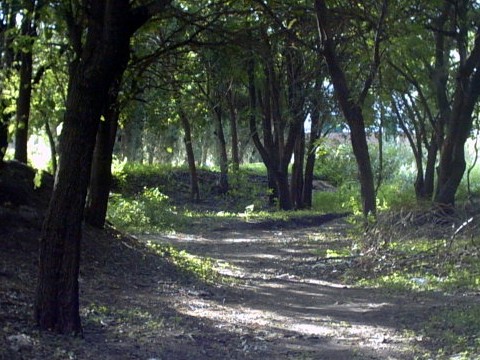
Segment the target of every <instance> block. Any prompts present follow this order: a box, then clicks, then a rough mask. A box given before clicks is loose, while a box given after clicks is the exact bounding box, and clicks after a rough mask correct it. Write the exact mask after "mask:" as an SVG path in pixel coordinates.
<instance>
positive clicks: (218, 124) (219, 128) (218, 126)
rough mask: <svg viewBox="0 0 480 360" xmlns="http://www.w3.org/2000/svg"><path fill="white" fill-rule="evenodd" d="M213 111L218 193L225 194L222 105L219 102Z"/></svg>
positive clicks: (225, 161) (225, 177) (226, 189)
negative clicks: (217, 163) (217, 164)
mask: <svg viewBox="0 0 480 360" xmlns="http://www.w3.org/2000/svg"><path fill="white" fill-rule="evenodd" d="M216 100H217V101H220V97H219V96H217V97H216ZM213 111H214V113H215V135H216V137H217V146H218V161H219V165H220V179H219V183H218V185H219V192H220V194H226V193H227V192H228V156H227V143H226V141H225V134H224V132H223V121H222V117H223V113H222V107H221V105H220V104H219V103H217V104H215V106H214V107H213Z"/></svg>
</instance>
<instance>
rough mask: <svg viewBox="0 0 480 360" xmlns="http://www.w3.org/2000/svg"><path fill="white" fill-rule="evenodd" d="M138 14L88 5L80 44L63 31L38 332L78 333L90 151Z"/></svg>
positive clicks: (121, 1) (75, 33)
mask: <svg viewBox="0 0 480 360" xmlns="http://www.w3.org/2000/svg"><path fill="white" fill-rule="evenodd" d="M156 5H159V4H156ZM138 10H140V9H138ZM141 10H144V11H140V12H134V11H132V10H131V9H130V5H129V1H128V0H115V1H110V2H106V3H104V2H91V3H90V7H89V12H88V13H87V16H88V19H87V20H88V21H87V27H88V32H87V34H86V36H85V37H84V44H82V33H81V29H79V28H78V27H76V26H75V25H73V27H72V28H70V29H69V33H70V40H71V42H72V45H73V47H74V49H75V51H76V55H77V57H76V59H75V60H74V62H73V63H72V64H71V66H70V72H69V78H70V80H69V87H68V95H67V103H66V113H65V118H64V123H63V130H62V135H61V138H60V159H59V165H58V172H57V176H56V181H55V186H54V189H53V194H52V198H51V201H50V206H49V208H48V210H47V213H46V216H45V221H44V225H43V229H42V235H41V239H40V255H39V272H38V282H37V289H36V298H35V305H34V311H35V319H36V322H37V324H38V325H39V327H40V329H42V330H53V331H55V332H59V333H63V334H72V333H73V334H80V333H82V327H81V323H80V316H79V284H78V274H79V265H80V240H81V234H82V219H83V215H84V208H85V198H86V194H87V187H88V182H89V180H90V171H91V165H92V157H93V150H94V147H95V140H96V134H97V129H98V125H99V122H100V115H101V113H102V110H103V109H104V106H105V104H106V102H107V96H108V90H109V89H110V88H111V86H112V83H113V81H114V80H115V79H118V78H119V77H121V74H122V72H123V70H124V69H125V66H126V64H127V61H128V57H129V44H130V37H131V35H132V34H133V33H134V31H135V30H136V29H137V28H138V27H139V26H141V25H142V24H143V23H144V22H145V21H146V20H147V19H148V17H149V16H151V13H150V12H149V9H148V8H143V7H142V8H141ZM158 11H160V10H158ZM71 15H72V16H73V14H71Z"/></svg>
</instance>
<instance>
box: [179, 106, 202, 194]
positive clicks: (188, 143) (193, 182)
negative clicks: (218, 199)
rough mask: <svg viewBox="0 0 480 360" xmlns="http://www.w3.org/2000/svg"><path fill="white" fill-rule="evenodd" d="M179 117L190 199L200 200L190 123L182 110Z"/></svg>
mask: <svg viewBox="0 0 480 360" xmlns="http://www.w3.org/2000/svg"><path fill="white" fill-rule="evenodd" d="M178 111H179V116H180V120H181V122H182V127H183V131H184V133H185V136H184V138H183V142H184V143H185V149H186V152H187V161H188V170H189V172H190V198H191V199H192V200H194V201H199V200H200V188H199V186H198V175H197V167H196V166H195V155H194V152H193V146H192V132H191V129H190V122H189V121H188V118H187V114H185V111H183V109H179V110H178Z"/></svg>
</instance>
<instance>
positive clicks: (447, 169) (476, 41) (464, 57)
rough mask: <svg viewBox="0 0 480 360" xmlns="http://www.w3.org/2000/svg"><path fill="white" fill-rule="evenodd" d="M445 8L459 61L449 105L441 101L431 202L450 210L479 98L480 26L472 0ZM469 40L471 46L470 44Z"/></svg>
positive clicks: (447, 3)
mask: <svg viewBox="0 0 480 360" xmlns="http://www.w3.org/2000/svg"><path fill="white" fill-rule="evenodd" d="M444 6H445V7H444V9H446V10H447V13H448V14H453V15H454V16H453V19H455V22H454V23H453V24H452V26H453V32H452V36H453V40H454V42H455V45H456V47H455V50H456V51H457V52H458V56H459V62H458V67H457V71H456V76H455V78H454V79H453V82H454V85H453V87H454V93H453V96H452V99H451V102H448V103H446V104H444V103H443V102H442V104H443V105H444V109H443V110H442V113H441V116H443V117H444V118H445V119H446V129H445V139H444V140H443V142H442V144H441V153H440V161H439V165H438V181H437V189H436V193H435V197H434V201H435V203H437V204H440V205H442V206H446V207H451V206H454V205H455V194H456V192H457V189H458V186H459V185H460V182H461V180H462V178H463V175H464V173H465V169H466V162H465V149H464V147H465V142H466V140H467V139H468V137H469V135H470V131H471V129H472V122H473V118H472V113H473V111H474V108H475V105H476V103H477V101H478V97H479V96H480V27H479V24H478V20H477V19H476V18H475V17H473V18H471V16H472V15H473V14H474V13H475V12H478V4H476V3H475V2H474V1H468V0H457V1H454V2H451V1H445V2H444ZM470 24H474V25H475V26H476V28H477V29H476V31H475V33H473V32H472V31H471V30H470ZM438 31H441V29H440V30H438ZM470 38H472V39H473V43H470V44H469V40H470ZM469 49H470V51H469Z"/></svg>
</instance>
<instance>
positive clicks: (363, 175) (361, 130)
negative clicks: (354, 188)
mask: <svg viewBox="0 0 480 360" xmlns="http://www.w3.org/2000/svg"><path fill="white" fill-rule="evenodd" d="M315 10H316V15H317V21H318V30H319V36H320V38H321V40H322V43H323V56H324V57H325V60H326V62H327V66H328V71H329V73H330V77H331V79H332V83H333V87H334V90H335V94H336V96H337V99H338V102H339V105H340V108H341V110H342V112H343V114H344V116H345V119H346V120H347V124H348V127H349V129H350V140H351V143H352V148H353V154H354V156H355V160H356V162H357V168H358V174H359V180H360V193H361V198H362V209H363V215H364V216H365V217H366V216H367V215H369V214H375V213H376V201H375V199H376V197H375V185H374V177H373V172H372V165H371V161H370V154H369V152H368V144H367V136H366V132H365V121H364V119H363V114H362V109H361V107H360V105H359V104H356V103H355V102H354V101H353V98H352V93H351V91H350V89H349V87H348V85H347V81H346V78H345V73H344V72H343V70H342V68H341V67H340V63H339V61H338V58H337V54H336V53H335V46H334V43H333V38H332V34H331V28H330V27H331V26H332V25H331V24H329V23H328V21H327V19H328V16H327V8H326V5H325V1H324V0H316V1H315ZM366 88H367V87H365V88H364V90H365V89H366Z"/></svg>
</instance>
